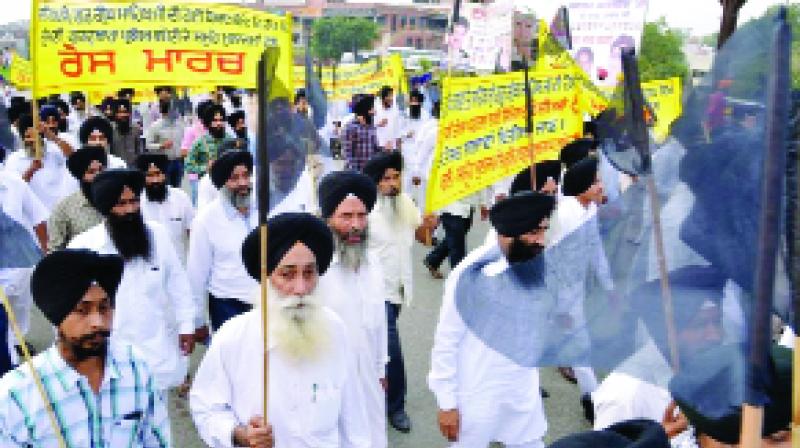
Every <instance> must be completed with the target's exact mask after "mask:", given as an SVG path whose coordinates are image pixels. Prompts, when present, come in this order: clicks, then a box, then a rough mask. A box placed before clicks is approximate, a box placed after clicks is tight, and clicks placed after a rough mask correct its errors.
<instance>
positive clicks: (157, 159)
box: [136, 154, 169, 175]
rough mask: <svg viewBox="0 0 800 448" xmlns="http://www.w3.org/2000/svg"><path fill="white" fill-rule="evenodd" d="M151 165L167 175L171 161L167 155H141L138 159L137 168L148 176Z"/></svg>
mask: <svg viewBox="0 0 800 448" xmlns="http://www.w3.org/2000/svg"><path fill="white" fill-rule="evenodd" d="M150 165H155V166H156V168H158V169H159V171H161V172H162V173H164V174H167V165H169V159H168V158H167V156H166V155H165V154H140V155H139V157H137V158H136V168H137V169H138V170H139V171H141V172H143V173H144V174H145V175H147V170H149V169H150Z"/></svg>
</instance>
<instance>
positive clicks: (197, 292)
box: [186, 215, 213, 327]
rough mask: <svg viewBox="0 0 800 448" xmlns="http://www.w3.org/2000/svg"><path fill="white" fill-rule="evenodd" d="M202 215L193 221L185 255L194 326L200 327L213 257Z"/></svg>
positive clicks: (202, 322) (202, 320)
mask: <svg viewBox="0 0 800 448" xmlns="http://www.w3.org/2000/svg"><path fill="white" fill-rule="evenodd" d="M203 216H207V215H201V216H199V217H198V219H197V220H196V221H195V222H194V227H193V232H192V235H191V237H190V238H189V253H188V255H187V257H186V273H187V274H188V277H189V286H190V288H191V292H192V295H193V296H194V301H195V307H196V308H195V309H196V310H197V315H196V316H197V319H196V321H195V326H196V327H201V326H203V325H204V324H205V322H204V316H205V309H206V306H205V304H206V301H205V297H206V293H207V291H208V282H209V278H210V276H211V263H212V257H213V252H212V250H211V241H210V240H209V237H208V231H207V230H206V228H205V221H204V218H203Z"/></svg>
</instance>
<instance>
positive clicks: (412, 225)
mask: <svg viewBox="0 0 800 448" xmlns="http://www.w3.org/2000/svg"><path fill="white" fill-rule="evenodd" d="M397 201H398V202H399V203H400V204H399V205H398V210H403V211H404V212H403V214H404V215H405V214H409V215H411V216H405V218H404V219H401V218H400V214H395V213H393V212H392V210H391V209H389V205H388V204H387V203H385V202H383V201H382V200H380V198H379V200H378V201H377V202H376V203H375V207H374V208H373V209H372V212H371V213H370V214H369V239H368V243H369V250H370V251H372V252H373V254H374V256H375V259H376V260H378V261H379V262H380V263H381V268H382V269H381V271H383V283H384V286H385V287H386V294H387V296H386V297H385V299H386V300H387V301H389V302H391V303H394V304H397V305H402V304H403V302H404V301H405V304H406V305H410V304H411V301H412V299H413V283H412V279H413V275H412V274H413V273H412V268H411V266H412V265H411V263H412V258H411V249H412V248H413V245H414V231H415V230H416V229H417V227H419V226H420V225H421V224H422V216H421V215H420V212H419V210H418V209H417V207H416V206H415V205H414V202H413V201H412V200H411V198H410V197H408V195H406V194H405V193H400V195H399V196H398V197H397ZM401 292H402V293H401Z"/></svg>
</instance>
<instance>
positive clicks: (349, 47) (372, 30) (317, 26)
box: [311, 17, 378, 62]
mask: <svg viewBox="0 0 800 448" xmlns="http://www.w3.org/2000/svg"><path fill="white" fill-rule="evenodd" d="M311 33H312V36H311V50H312V51H313V53H314V55H315V56H316V57H318V58H320V59H323V60H326V61H329V62H338V61H339V60H340V59H341V58H342V54H344V53H346V52H351V51H354V50H355V51H358V50H365V49H370V48H372V46H373V43H374V42H375V40H376V39H378V24H377V23H375V22H373V21H372V20H369V19H364V18H356V17H324V18H321V19H317V20H315V21H314V24H313V25H312V27H311Z"/></svg>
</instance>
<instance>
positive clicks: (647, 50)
mask: <svg viewBox="0 0 800 448" xmlns="http://www.w3.org/2000/svg"><path fill="white" fill-rule="evenodd" d="M683 40H684V36H683V34H682V33H681V32H680V31H677V30H673V29H670V28H669V27H668V26H667V22H666V20H665V19H664V18H663V17H662V18H661V19H659V21H658V22H649V23H645V25H644V29H643V30H642V49H641V55H640V57H639V74H640V76H641V79H642V81H643V82H645V81H652V80H656V79H667V78H672V77H673V76H679V77H680V78H681V80H684V79H685V78H686V76H687V75H688V73H689V64H688V63H687V61H686V55H684V54H683Z"/></svg>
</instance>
